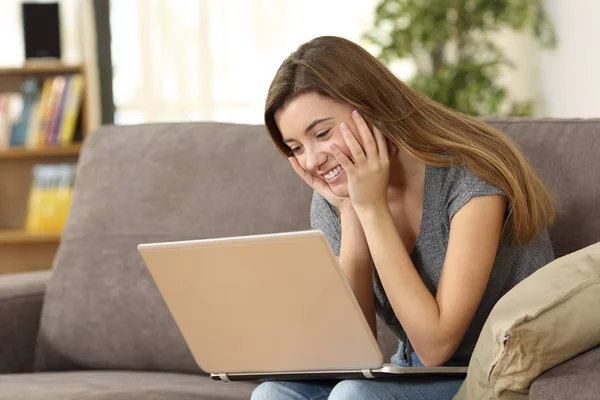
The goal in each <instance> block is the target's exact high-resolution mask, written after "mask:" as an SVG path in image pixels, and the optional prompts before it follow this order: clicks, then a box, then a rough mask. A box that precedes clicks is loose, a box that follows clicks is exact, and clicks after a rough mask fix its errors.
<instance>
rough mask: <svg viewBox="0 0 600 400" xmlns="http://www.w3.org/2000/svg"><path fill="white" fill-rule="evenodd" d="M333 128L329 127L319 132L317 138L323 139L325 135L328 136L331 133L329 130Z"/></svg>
mask: <svg viewBox="0 0 600 400" xmlns="http://www.w3.org/2000/svg"><path fill="white" fill-rule="evenodd" d="M330 130H331V129H327V130H325V131H321V132H318V133H317V139H323V138H324V137H325V136H327V135H328V134H329V131H330Z"/></svg>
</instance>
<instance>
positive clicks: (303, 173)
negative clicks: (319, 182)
mask: <svg viewBox="0 0 600 400" xmlns="http://www.w3.org/2000/svg"><path fill="white" fill-rule="evenodd" d="M288 160H290V164H292V168H293V169H294V171H295V172H296V174H298V176H300V178H302V180H303V181H304V182H306V184H307V185H308V186H310V187H311V188H313V189H314V187H313V179H312V175H311V174H309V173H308V172H307V171H305V170H304V168H302V167H301V166H300V164H298V160H296V157H290V158H288Z"/></svg>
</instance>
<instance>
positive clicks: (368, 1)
mask: <svg viewBox="0 0 600 400" xmlns="http://www.w3.org/2000/svg"><path fill="white" fill-rule="evenodd" d="M374 5H375V1H374V0H354V1H352V0H112V1H111V4H110V6H111V31H112V60H113V66H114V70H113V73H114V79H113V82H114V84H113V91H114V97H115V103H116V110H117V111H116V115H115V122H116V123H120V124H129V123H143V122H151V121H188V120H211V121H223V122H238V123H261V122H262V112H263V107H264V101H265V97H266V93H267V89H268V86H269V84H270V82H271V79H272V78H273V76H274V74H275V72H276V70H277V68H278V67H279V65H280V64H281V62H282V61H283V59H284V58H285V57H286V56H287V55H289V54H290V53H291V52H292V51H293V50H295V49H296V48H297V47H298V46H299V45H300V44H302V43H303V42H305V41H308V40H310V39H312V38H314V37H317V36H321V35H336V36H343V37H346V38H348V39H350V40H354V41H357V42H360V38H361V35H362V33H363V32H365V31H366V30H368V29H369V27H370V26H371V21H372V20H373V7H374Z"/></svg>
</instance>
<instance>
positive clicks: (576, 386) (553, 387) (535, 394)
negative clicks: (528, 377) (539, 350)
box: [529, 346, 600, 400]
mask: <svg viewBox="0 0 600 400" xmlns="http://www.w3.org/2000/svg"><path fill="white" fill-rule="evenodd" d="M598 377H600V346H599V347H595V348H594V349H592V350H589V351H587V352H585V353H583V354H581V355H579V356H577V357H575V358H573V359H571V360H569V361H566V362H564V363H562V364H560V365H558V366H556V367H554V368H552V369H551V370H549V371H547V372H544V373H543V374H542V375H540V376H539V377H537V378H536V379H535V380H534V381H533V383H532V384H531V389H530V390H529V400H563V399H577V400H597V399H598V395H599V393H600V379H598Z"/></svg>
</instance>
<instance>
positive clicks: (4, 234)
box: [0, 230, 60, 245]
mask: <svg viewBox="0 0 600 400" xmlns="http://www.w3.org/2000/svg"><path fill="white" fill-rule="evenodd" d="M59 241H60V233H31V232H26V231H22V230H7V231H1V230H0V245H3V244H25V243H58V242H59Z"/></svg>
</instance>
